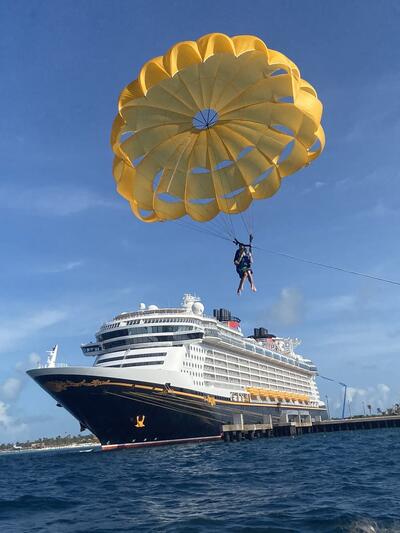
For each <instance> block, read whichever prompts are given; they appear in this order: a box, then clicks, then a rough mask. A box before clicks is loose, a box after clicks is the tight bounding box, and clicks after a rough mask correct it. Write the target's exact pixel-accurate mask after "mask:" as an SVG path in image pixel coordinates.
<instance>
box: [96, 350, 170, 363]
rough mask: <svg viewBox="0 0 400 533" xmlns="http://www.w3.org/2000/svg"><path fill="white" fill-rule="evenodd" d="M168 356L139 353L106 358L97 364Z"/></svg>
mask: <svg viewBox="0 0 400 533" xmlns="http://www.w3.org/2000/svg"><path fill="white" fill-rule="evenodd" d="M166 355H167V352H152V353H139V354H133V355H126V356H122V357H121V356H120V355H118V356H115V357H106V358H105V359H98V360H97V362H96V364H100V363H108V362H110V361H113V362H117V361H125V360H127V359H141V358H143V359H145V358H147V357H165V356H166Z"/></svg>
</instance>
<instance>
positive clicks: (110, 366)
mask: <svg viewBox="0 0 400 533" xmlns="http://www.w3.org/2000/svg"><path fill="white" fill-rule="evenodd" d="M163 364H164V361H143V362H142V363H124V364H122V365H108V367H107V368H114V367H115V368H125V367H128V366H148V365H163Z"/></svg>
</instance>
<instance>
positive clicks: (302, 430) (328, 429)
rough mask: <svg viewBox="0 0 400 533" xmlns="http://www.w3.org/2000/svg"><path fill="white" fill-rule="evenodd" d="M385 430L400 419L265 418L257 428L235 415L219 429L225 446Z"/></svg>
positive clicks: (296, 416) (394, 426) (394, 425)
mask: <svg viewBox="0 0 400 533" xmlns="http://www.w3.org/2000/svg"><path fill="white" fill-rule="evenodd" d="M386 428H400V415H393V416H363V417H358V418H343V419H328V420H321V418H320V417H315V418H312V417H311V415H309V414H291V413H290V414H289V413H284V414H282V416H281V417H280V418H276V417H274V418H273V417H272V416H271V415H266V416H264V417H263V420H262V422H260V423H258V424H245V423H244V421H243V415H241V414H237V415H234V416H233V420H232V424H224V425H223V426H222V437H223V439H224V440H225V441H226V442H230V441H240V440H244V439H249V440H252V439H255V438H260V437H264V438H271V437H291V436H297V435H305V434H310V433H332V432H337V431H357V430H367V429H386Z"/></svg>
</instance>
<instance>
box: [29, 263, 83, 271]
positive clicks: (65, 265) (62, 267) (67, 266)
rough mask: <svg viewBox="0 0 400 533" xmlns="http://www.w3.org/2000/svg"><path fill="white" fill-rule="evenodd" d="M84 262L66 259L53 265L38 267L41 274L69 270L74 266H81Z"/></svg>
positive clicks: (73, 268) (74, 267)
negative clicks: (66, 260)
mask: <svg viewBox="0 0 400 533" xmlns="http://www.w3.org/2000/svg"><path fill="white" fill-rule="evenodd" d="M83 264H84V261H68V262H66V263H62V264H59V265H54V266H44V267H41V268H40V269H39V272H40V273H41V274H58V273H60V272H69V271H70V270H75V269H76V268H79V267H81V266H82V265H83Z"/></svg>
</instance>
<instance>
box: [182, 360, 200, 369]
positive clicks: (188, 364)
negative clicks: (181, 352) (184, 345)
mask: <svg viewBox="0 0 400 533" xmlns="http://www.w3.org/2000/svg"><path fill="white" fill-rule="evenodd" d="M183 366H189V367H190V368H202V365H199V364H198V363H190V362H189V361H183Z"/></svg>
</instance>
